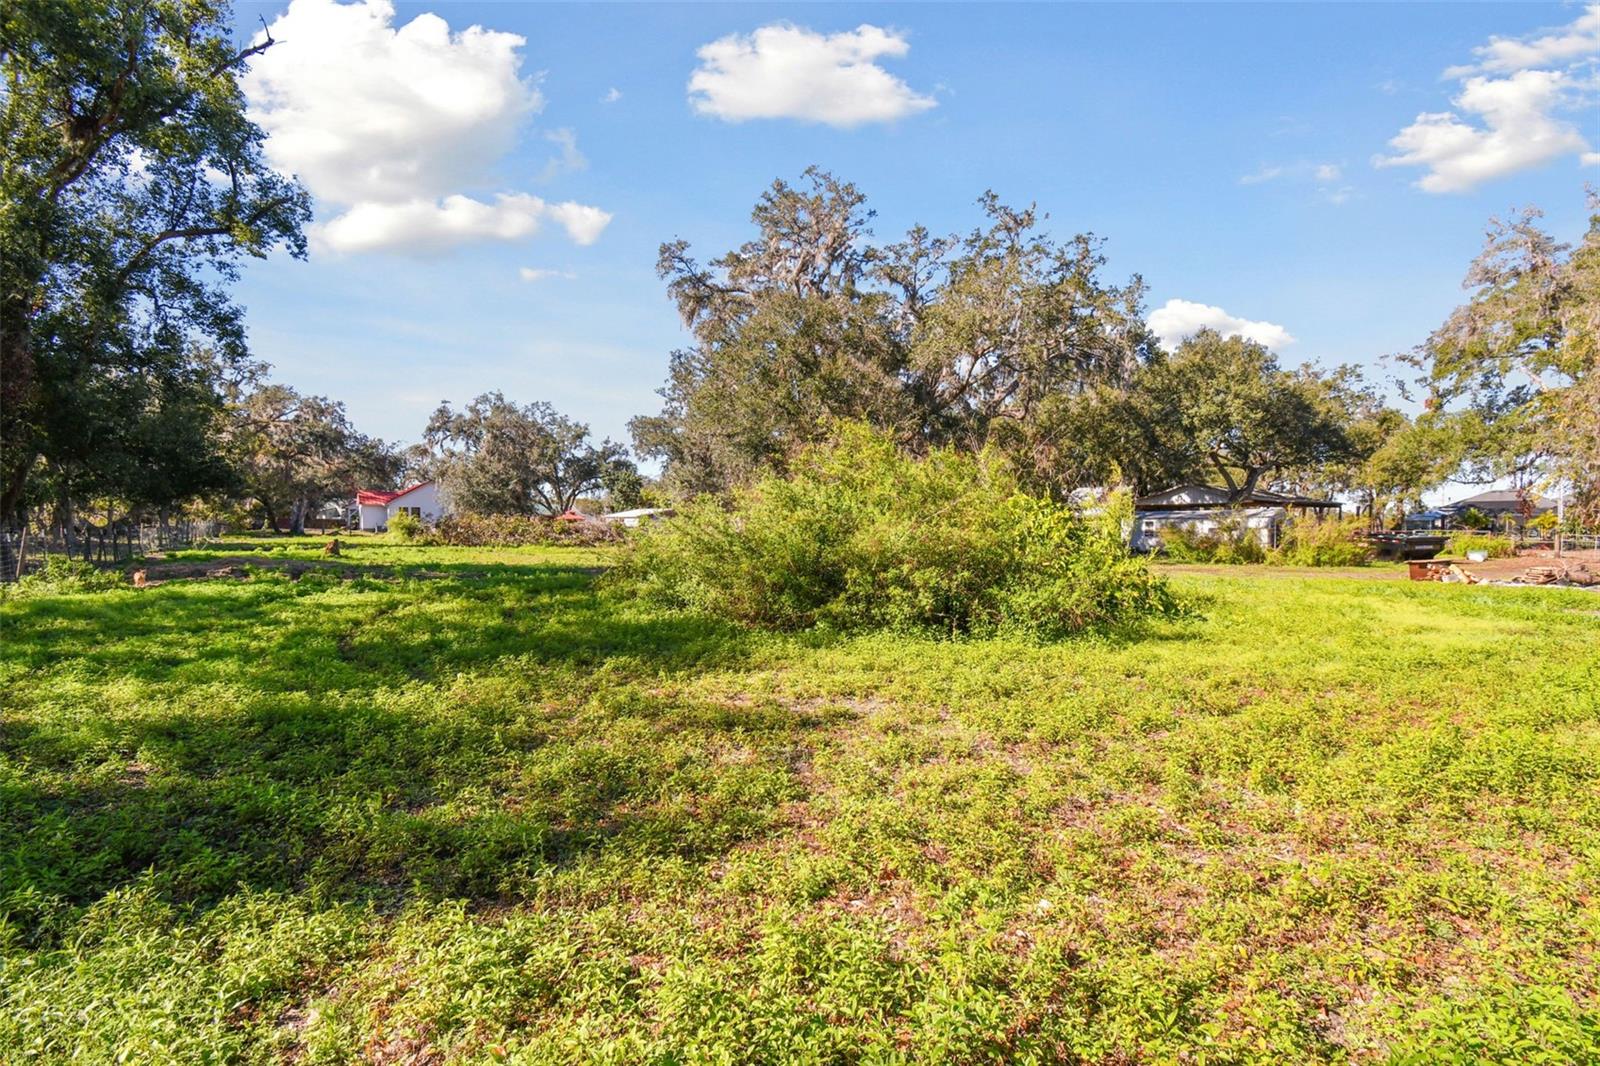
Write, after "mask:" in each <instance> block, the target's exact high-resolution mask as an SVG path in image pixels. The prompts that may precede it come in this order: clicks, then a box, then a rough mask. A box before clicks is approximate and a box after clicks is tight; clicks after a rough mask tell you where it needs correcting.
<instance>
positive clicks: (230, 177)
mask: <svg viewBox="0 0 1600 1066" xmlns="http://www.w3.org/2000/svg"><path fill="white" fill-rule="evenodd" d="M228 26H229V17H228V11H227V8H226V6H225V5H224V4H221V3H217V2H214V0H9V2H8V3H6V4H4V5H0V77H3V79H4V91H3V92H0V381H3V396H0V522H16V521H18V520H19V519H20V517H21V515H22V512H23V511H24V509H25V508H26V507H27V506H28V505H29V504H31V503H35V502H39V499H40V497H41V496H42V495H44V494H47V493H48V494H52V495H57V496H59V495H60V494H62V493H66V492H70V491H71V490H72V489H73V486H74V484H75V483H76V482H77V481H80V480H82V479H84V478H86V477H88V476H89V472H88V471H86V469H85V468H84V459H83V456H84V453H85V452H86V451H89V452H92V453H93V454H95V455H96V456H98V457H99V460H100V461H98V462H97V466H98V467H99V468H100V470H99V473H102V474H103V473H104V472H105V471H106V470H107V469H113V468H115V466H116V465H117V464H116V463H115V462H113V461H110V460H112V459H114V458H115V456H113V455H108V451H113V452H114V451H115V450H116V449H121V448H125V447H126V446H127V443H126V442H128V441H131V440H137V439H138V438H140V437H141V436H148V435H149V433H151V432H153V430H151V429H150V428H149V427H143V426H141V425H140V423H142V422H144V421H147V420H153V422H154V423H155V424H156V425H158V426H159V425H165V426H166V431H167V433H168V435H169V436H170V431H172V430H174V428H175V427H174V421H175V420H177V419H181V418H182V417H184V415H185V413H186V412H189V413H194V414H195V419H194V420H192V421H191V422H190V423H189V426H188V431H189V433H190V436H191V438H192V439H191V441H190V446H189V448H188V449H187V450H185V449H179V450H177V451H174V450H173V449H166V450H165V451H158V452H153V453H151V456H160V455H166V456H182V455H184V454H188V455H189V456H191V457H192V455H193V451H194V448H195V447H200V448H204V449H213V450H214V448H215V447H216V443H217V441H216V437H215V435H214V434H213V433H212V432H211V426H212V422H213V421H214V419H213V417H212V416H213V414H214V412H212V411H207V410H205V408H206V407H207V406H208V405H207V404H205V403H199V402H196V400H195V390H196V389H197V388H202V387H203V385H202V383H201V382H200V376H199V369H200V368H199V364H198V362H197V359H196V357H195V354H194V353H196V352H198V351H201V350H204V351H206V352H208V353H209V354H208V356H207V358H209V359H210V360H212V361H213V362H214V363H215V364H217V365H218V366H220V367H221V368H222V369H223V371H224V372H226V371H227V369H228V368H229V367H238V366H240V365H242V364H243V363H244V362H245V360H246V359H247V353H246V349H245V335H244V328H243V325H242V322H241V312H240V310H239V308H238V307H237V306H236V305H234V304H233V303H232V302H231V301H230V300H229V299H228V295H227V289H228V285H229V283H230V282H232V281H233V280H234V279H235V278H236V276H237V270H238V265H239V262H240V259H241V258H242V257H245V256H261V255H264V254H266V252H267V251H268V250H269V249H270V248H272V247H274V246H277V245H281V246H285V247H287V248H288V250H289V251H290V253H291V254H294V255H303V254H304V251H305V242H304V237H303V235H302V227H303V225H304V224H305V222H306V221H307V220H308V219H309V204H308V199H307V196H306V194H305V192H304V191H303V190H302V189H301V188H300V187H299V186H298V185H297V184H296V183H295V182H294V181H292V180H290V179H287V178H285V177H283V176H282V175H280V174H278V173H276V172H275V171H273V170H272V169H271V168H270V167H268V166H267V165H266V163H265V162H264V161H263V158H262V152H261V148H262V138H263V135H262V132H261V130H260V129H259V128H257V127H256V126H255V125H254V124H252V123H251V122H250V121H249V120H248V118H247V117H246V114H245V102H244V98H243V96H242V94H241V91H240V89H239V84H238V74H239V72H240V70H241V69H242V67H243V65H244V64H245V63H246V62H247V61H248V60H249V58H250V57H251V56H252V55H255V54H258V53H260V52H261V51H262V50H264V49H266V48H268V47H271V45H272V42H271V40H270V39H263V40H261V41H259V42H258V43H256V44H253V45H249V46H240V45H238V44H235V43H234V41H233V40H232V39H231V38H230V35H229V31H228ZM168 401H171V402H168ZM151 456H147V457H146V459H147V461H146V462H145V463H144V464H142V469H143V471H144V473H145V474H146V475H147V480H148V476H149V475H151V474H152V473H154V472H153V471H152V470H151V468H150V465H149V462H148V459H149V458H150V457H151ZM125 465H126V464H125ZM97 476H98V475H97ZM170 480H171V483H172V484H173V485H175V486H177V485H187V484H190V483H192V480H193V479H192V478H190V479H187V480H186V479H185V478H183V477H179V476H176V474H175V475H174V476H173V477H172V478H171V479H170Z"/></svg>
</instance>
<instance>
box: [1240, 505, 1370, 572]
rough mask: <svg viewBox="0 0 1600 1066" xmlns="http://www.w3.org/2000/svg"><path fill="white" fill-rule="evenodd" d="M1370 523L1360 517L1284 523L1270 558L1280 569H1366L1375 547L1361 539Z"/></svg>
mask: <svg viewBox="0 0 1600 1066" xmlns="http://www.w3.org/2000/svg"><path fill="white" fill-rule="evenodd" d="M1366 528H1367V520H1366V519H1365V518H1362V517H1360V516H1359V515H1350V516H1348V517H1345V518H1342V519H1338V518H1317V517H1316V516H1314V515H1300V516H1296V517H1294V518H1291V519H1289V520H1288V521H1286V522H1285V523H1284V524H1283V530H1282V531H1281V533H1280V534H1279V537H1278V546H1277V548H1275V549H1273V550H1272V551H1271V552H1270V553H1269V554H1268V556H1267V561H1268V562H1269V563H1275V564H1278V565H1281V566H1365V565H1366V564H1367V563H1370V562H1372V559H1373V556H1374V554H1375V553H1374V551H1373V549H1372V546H1371V545H1370V544H1368V543H1367V542H1366V541H1364V540H1362V539H1360V534H1361V533H1362V532H1363V531H1364V530H1365V529H1366Z"/></svg>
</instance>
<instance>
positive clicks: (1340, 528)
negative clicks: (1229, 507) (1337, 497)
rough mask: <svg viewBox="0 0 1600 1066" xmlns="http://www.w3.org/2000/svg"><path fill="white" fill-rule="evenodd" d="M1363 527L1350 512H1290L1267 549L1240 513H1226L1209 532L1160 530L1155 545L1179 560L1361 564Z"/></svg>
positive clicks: (1366, 555) (1368, 553) (1367, 555)
mask: <svg viewBox="0 0 1600 1066" xmlns="http://www.w3.org/2000/svg"><path fill="white" fill-rule="evenodd" d="M1365 528H1366V520H1365V519H1363V518H1359V517H1356V516H1351V517H1349V518H1344V519H1332V518H1314V517H1311V516H1305V517H1296V518H1290V519H1289V520H1287V521H1286V522H1284V524H1283V528H1282V530H1281V531H1280V534H1279V537H1278V546H1277V547H1276V548H1273V549H1270V550H1269V549H1268V548H1266V547H1265V546H1264V545H1263V544H1262V543H1261V538H1260V535H1259V534H1258V533H1257V531H1255V530H1253V529H1249V528H1247V527H1246V526H1245V524H1244V520H1243V518H1242V517H1238V516H1232V515H1229V516H1226V517H1223V518H1221V519H1219V520H1218V521H1217V523H1216V528H1215V529H1214V530H1213V531H1212V532H1209V533H1200V532H1197V531H1195V530H1192V529H1187V528H1184V527H1182V526H1179V527H1175V528H1172V529H1168V530H1163V531H1162V533H1161V547H1162V551H1163V553H1164V554H1165V555H1166V557H1167V558H1168V559H1170V560H1172V561H1173V562H1180V563H1222V564H1242V563H1268V564H1271V565H1274V566H1363V565H1365V564H1367V563H1370V562H1371V561H1372V558H1373V550H1372V547H1371V545H1369V544H1367V543H1366V542H1365V541H1363V540H1361V539H1360V538H1359V536H1358V534H1359V533H1360V532H1361V530H1363V529H1365Z"/></svg>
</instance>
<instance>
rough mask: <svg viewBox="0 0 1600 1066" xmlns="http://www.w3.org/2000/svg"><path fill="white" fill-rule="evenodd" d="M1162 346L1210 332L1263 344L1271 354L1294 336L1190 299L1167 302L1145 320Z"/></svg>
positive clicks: (1268, 325)
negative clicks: (1271, 351) (1206, 331)
mask: <svg viewBox="0 0 1600 1066" xmlns="http://www.w3.org/2000/svg"><path fill="white" fill-rule="evenodd" d="M1145 321H1146V322H1147V323H1148V325H1149V326H1150V329H1151V331H1152V332H1153V333H1155V335H1156V337H1157V338H1159V339H1160V341H1161V343H1162V345H1163V346H1164V347H1167V348H1174V347H1176V346H1177V345H1178V344H1180V343H1181V342H1182V341H1183V340H1184V338H1186V337H1192V336H1194V335H1195V334H1196V333H1199V332H1200V331H1201V330H1202V329H1214V330H1216V331H1217V332H1218V333H1220V334H1222V335H1223V336H1224V337H1232V336H1240V337H1244V338H1245V339H1246V340H1252V341H1256V342H1258V343H1260V344H1264V345H1266V346H1267V347H1268V348H1271V349H1272V350H1273V351H1279V350H1281V349H1282V348H1283V347H1284V346H1286V345H1290V344H1293V343H1294V337H1293V335H1291V334H1290V333H1289V331H1288V330H1287V329H1284V328H1283V327H1282V326H1280V325H1278V324H1277V323H1276V322H1256V321H1252V320H1251V319H1248V318H1240V317H1239V316H1238V315H1230V314H1229V313H1228V312H1226V311H1224V310H1223V309H1222V308H1220V307H1213V306H1212V305H1210V304H1202V303H1195V302H1194V301H1193V300H1168V301H1167V302H1166V303H1164V304H1162V305H1161V306H1160V307H1158V308H1156V309H1155V310H1154V311H1152V312H1150V315H1149V317H1148V318H1147V319H1146V320H1145Z"/></svg>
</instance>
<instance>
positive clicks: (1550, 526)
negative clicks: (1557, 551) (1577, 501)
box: [1528, 511, 1561, 536]
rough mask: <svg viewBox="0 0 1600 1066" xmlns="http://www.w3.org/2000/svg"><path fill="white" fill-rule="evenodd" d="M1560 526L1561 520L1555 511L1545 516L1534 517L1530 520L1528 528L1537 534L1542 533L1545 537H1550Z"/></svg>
mask: <svg viewBox="0 0 1600 1066" xmlns="http://www.w3.org/2000/svg"><path fill="white" fill-rule="evenodd" d="M1560 524H1561V519H1560V518H1558V517H1557V516H1556V513H1555V512H1554V511H1546V512H1545V513H1544V514H1541V515H1534V516H1533V517H1532V518H1530V519H1528V528H1529V529H1531V530H1533V531H1534V532H1535V533H1542V534H1544V535H1545V536H1549V535H1550V534H1552V533H1554V532H1555V531H1556V527H1557V526H1559V525H1560Z"/></svg>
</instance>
